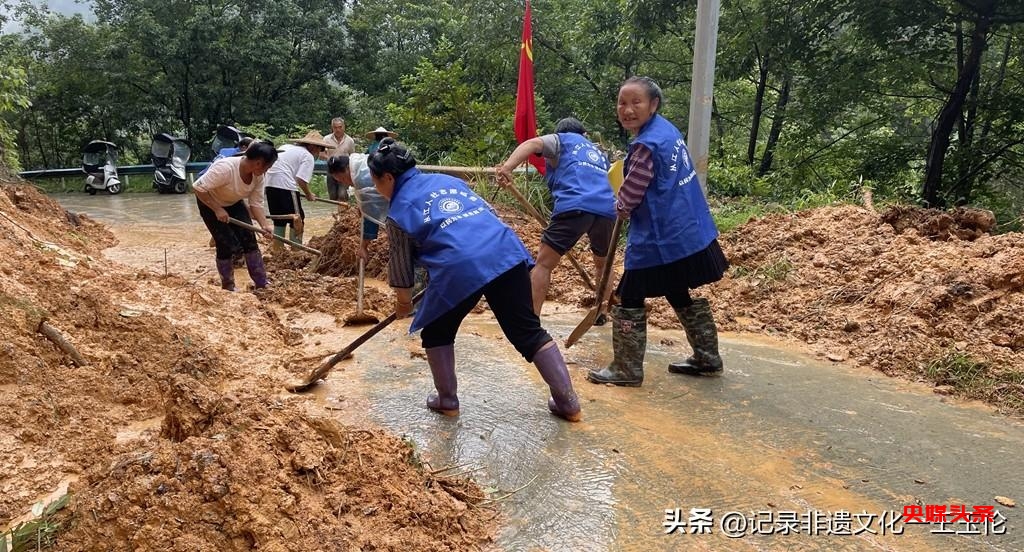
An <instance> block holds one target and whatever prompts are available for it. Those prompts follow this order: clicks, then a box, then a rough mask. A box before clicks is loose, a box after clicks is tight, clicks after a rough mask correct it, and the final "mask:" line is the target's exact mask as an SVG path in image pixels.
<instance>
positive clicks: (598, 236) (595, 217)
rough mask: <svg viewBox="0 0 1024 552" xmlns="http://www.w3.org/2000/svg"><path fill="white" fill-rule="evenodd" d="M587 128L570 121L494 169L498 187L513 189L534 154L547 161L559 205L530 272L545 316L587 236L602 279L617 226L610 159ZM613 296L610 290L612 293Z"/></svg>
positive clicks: (538, 307) (538, 308)
mask: <svg viewBox="0 0 1024 552" xmlns="http://www.w3.org/2000/svg"><path fill="white" fill-rule="evenodd" d="M586 134H587V132H586V130H585V129H584V128H583V123H581V122H580V121H579V120H577V119H575V118H573V117H566V118H564V119H562V120H560V121H558V124H557V125H555V133H554V134H545V135H544V136H539V137H537V138H531V139H529V140H527V141H525V142H523V143H522V144H519V146H518V147H517V148H516V149H515V151H513V152H512V155H510V156H509V158H508V159H506V160H505V162H504V163H502V164H501V165H498V166H497V167H495V173H496V174H497V175H498V182H499V183H500V184H501V185H502V186H511V185H513V184H512V169H515V168H516V167H518V166H519V165H522V164H523V163H525V162H526V160H527V159H528V158H529V157H530V155H534V154H539V155H542V156H543V157H544V163H545V166H546V169H547V170H546V173H547V174H546V175H545V181H546V182H547V185H548V190H550V191H551V197H552V198H553V199H554V202H555V206H554V209H552V210H551V223H550V224H548V227H547V228H545V229H544V233H543V234H542V235H541V238H540V250H539V251H538V252H537V266H535V267H533V270H532V271H531V272H530V280H531V282H532V284H533V311H534V312H536V313H537V315H538V316H539V315H540V311H541V308H542V307H543V306H544V299H546V298H547V293H548V286H549V285H550V284H551V271H552V270H554V268H555V267H556V266H558V263H559V262H560V261H561V260H562V256H564V255H565V254H566V252H568V251H569V250H570V249H572V248H573V246H575V245H576V242H577V241H579V239H580V237H582V236H583V234H586V235H587V237H588V238H589V239H590V251H591V252H592V253H593V254H594V272H595V273H596V274H597V275H598V277H595V278H594V280H595V281H597V280H599V279H600V274H601V271H602V270H603V269H604V259H605V256H606V255H608V244H609V243H611V238H612V227H613V226H615V196H614V195H613V194H612V189H611V186H609V185H608V158H607V157H605V155H604V153H602V152H601V150H599V149H598V148H597V146H596V145H594V143H593V142H591V141H590V140H588V139H587V138H586ZM609 291H611V290H609Z"/></svg>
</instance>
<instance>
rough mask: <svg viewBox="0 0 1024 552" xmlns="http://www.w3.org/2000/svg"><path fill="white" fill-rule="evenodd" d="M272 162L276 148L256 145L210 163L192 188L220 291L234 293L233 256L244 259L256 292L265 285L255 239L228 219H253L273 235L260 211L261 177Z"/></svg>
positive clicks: (263, 268)
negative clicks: (210, 244)
mask: <svg viewBox="0 0 1024 552" xmlns="http://www.w3.org/2000/svg"><path fill="white" fill-rule="evenodd" d="M276 161H277V150H275V149H274V146H272V145H270V144H268V143H265V142H256V143H254V144H253V145H252V146H250V147H249V149H248V150H246V152H245V154H244V156H242V157H229V158H226V159H222V160H221V161H218V162H217V163H214V164H213V165H212V166H211V167H210V170H209V171H207V172H206V174H204V175H203V176H202V178H200V179H199V180H197V181H196V182H195V184H194V185H193V186H192V187H193V190H194V191H195V194H196V202H197V203H198V204H199V215H200V216H201V217H202V219H203V223H205V224H206V228H207V229H209V231H210V235H211V236H213V239H214V242H215V244H216V248H217V273H218V274H219V275H220V282H221V288H223V289H226V290H228V291H234V290H235V268H234V266H233V264H232V262H231V257H232V256H233V255H235V254H238V253H241V254H242V255H244V257H245V265H246V268H248V270H249V277H250V278H252V283H253V285H254V286H255V287H256V289H262V288H265V287H267V269H266V266H264V264H263V254H262V253H261V252H260V248H259V244H258V243H257V241H256V236H255V235H254V234H253V232H252V231H250V230H246V229H243V228H239V227H238V226H234V225H231V224H230V223H229V222H228V219H229V218H234V219H237V220H240V221H242V222H244V223H252V222H253V221H255V222H256V224H258V225H259V226H260V227H261V228H262V229H263V232H265V233H266V234H270V233H271V232H272V231H273V226H272V225H271V224H270V222H269V221H268V220H267V218H266V215H265V214H264V210H263V177H264V175H265V173H266V172H267V171H268V170H269V169H270V167H271V166H273V165H274V163H275V162H276ZM246 199H248V201H249V204H248V206H246V203H245V200H246ZM250 212H252V214H253V217H252V218H250V216H249V213H250Z"/></svg>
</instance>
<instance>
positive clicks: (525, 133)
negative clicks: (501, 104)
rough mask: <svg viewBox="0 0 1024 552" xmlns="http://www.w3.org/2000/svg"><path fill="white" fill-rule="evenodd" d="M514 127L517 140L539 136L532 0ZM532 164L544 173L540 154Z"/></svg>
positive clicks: (521, 56)
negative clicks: (534, 90) (531, 24)
mask: <svg viewBox="0 0 1024 552" xmlns="http://www.w3.org/2000/svg"><path fill="white" fill-rule="evenodd" d="M513 128H514V129H515V131H516V142H518V143H520V144H522V143H523V142H525V141H527V140H529V139H530V138H533V137H535V136H537V110H536V107H535V106H534V103H533V30H532V29H531V28H530V0H526V15H525V16H523V41H522V43H521V44H520V45H519V86H518V88H517V90H516V117H515V123H514V124H513ZM530 164H531V165H533V166H534V167H537V171H539V172H540V174H544V160H543V159H542V158H541V156H539V155H531V156H530Z"/></svg>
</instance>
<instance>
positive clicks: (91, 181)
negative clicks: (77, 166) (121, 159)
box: [82, 140, 124, 195]
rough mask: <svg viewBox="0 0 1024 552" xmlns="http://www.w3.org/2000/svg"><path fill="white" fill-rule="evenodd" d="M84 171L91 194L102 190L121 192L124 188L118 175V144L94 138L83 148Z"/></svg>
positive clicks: (114, 192)
mask: <svg viewBox="0 0 1024 552" xmlns="http://www.w3.org/2000/svg"><path fill="white" fill-rule="evenodd" d="M82 171H83V172H85V175H86V176H85V191H86V192H88V194H89V195H96V192H97V191H100V190H106V191H108V192H110V193H111V194H119V193H121V191H122V190H123V189H124V187H123V186H122V185H121V180H120V179H119V178H118V177H117V146H115V145H114V144H111V143H110V142H104V141H103V140H93V141H92V142H89V143H88V144H86V145H85V147H84V148H82Z"/></svg>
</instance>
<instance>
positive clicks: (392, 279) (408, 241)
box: [387, 218, 416, 288]
mask: <svg viewBox="0 0 1024 552" xmlns="http://www.w3.org/2000/svg"><path fill="white" fill-rule="evenodd" d="M387 231H388V241H389V242H391V243H390V246H389V248H390V258H389V260H388V285H389V286H391V287H393V288H411V287H413V286H415V285H416V271H415V266H414V265H413V251H415V249H416V241H415V240H414V239H413V238H412V236H410V235H409V234H408V233H407V232H406V231H405V230H402V228H401V227H400V226H398V223H396V222H395V221H394V220H392V219H390V218H389V219H387Z"/></svg>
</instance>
